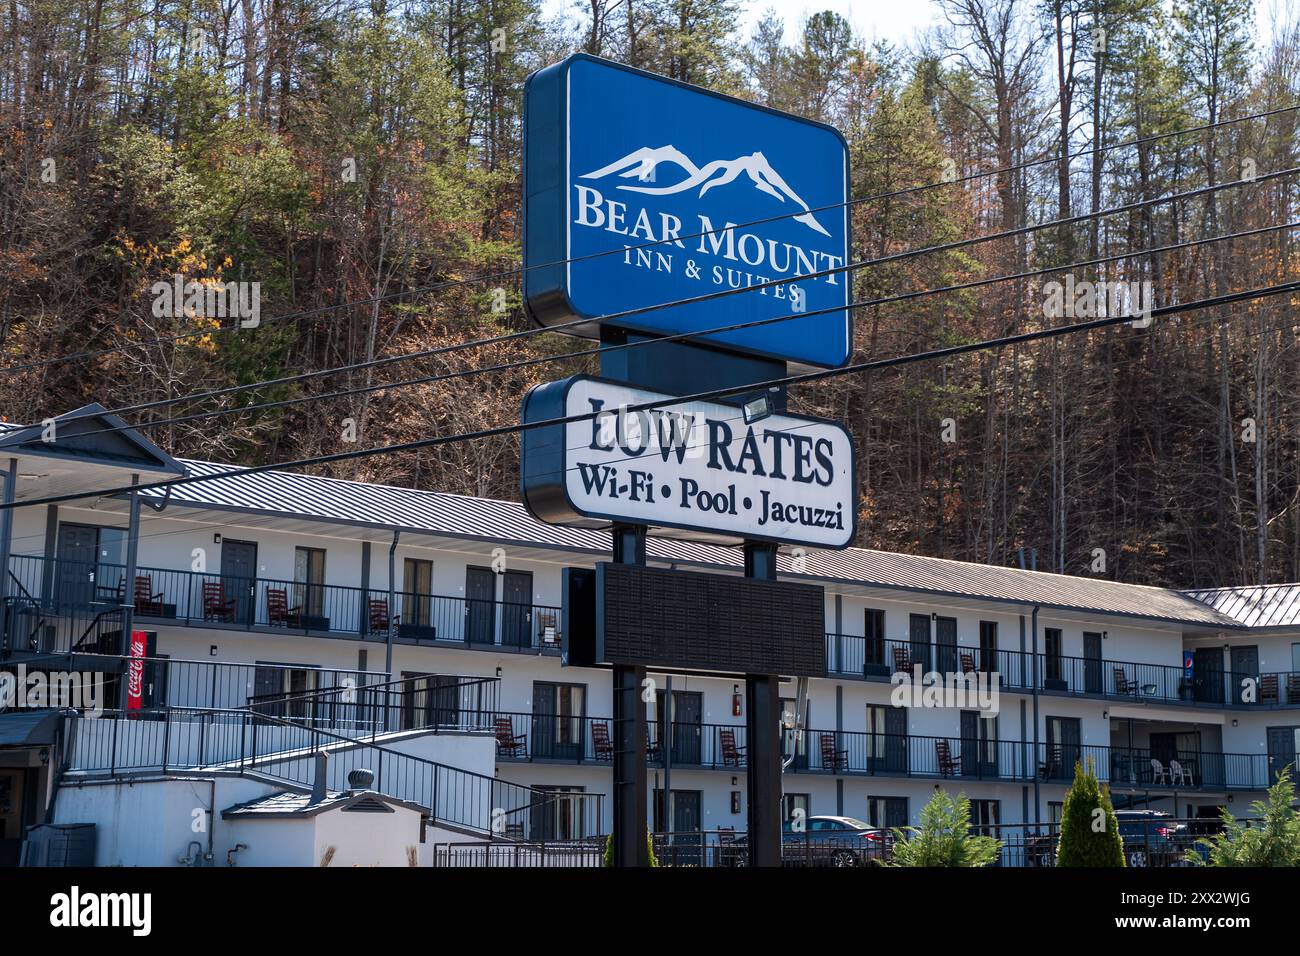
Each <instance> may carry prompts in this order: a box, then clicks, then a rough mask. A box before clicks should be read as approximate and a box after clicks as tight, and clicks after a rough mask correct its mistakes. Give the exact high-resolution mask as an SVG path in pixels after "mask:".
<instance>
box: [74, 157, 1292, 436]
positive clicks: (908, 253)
mask: <svg viewBox="0 0 1300 956" xmlns="http://www.w3.org/2000/svg"><path fill="white" fill-rule="evenodd" d="M1296 172H1300V166H1293V167H1289V168H1287V169H1283V170H1277V171H1275V172H1271V173H1264V174H1260V175H1258V176H1255V177H1254V178H1252V179H1248V180H1247V179H1240V180H1231V181H1228V182H1223V183H1216V184H1214V185H1210V186H1200V187H1197V188H1196V189H1191V190H1186V191H1184V192H1181V193H1174V194H1172V195H1169V196H1157V197H1154V198H1151V199H1142V200H1138V201H1136V202H1133V203H1128V204H1126V205H1123V206H1114V207H1110V208H1107V209H1104V210H1099V211H1098V212H1095V213H1081V214H1079V215H1077V216H1070V217H1066V218H1064V219H1053V220H1049V221H1047V222H1042V223H1031V224H1028V225H1025V226H1020V227H1017V228H1015V229H1010V230H1004V231H1003V232H1000V233H988V234H985V235H982V236H973V237H969V238H966V239H957V240H953V241H951V242H946V243H940V244H938V245H934V246H923V247H921V248H919V249H908V250H904V251H902V252H896V253H891V254H890V255H887V256H882V257H879V258H876V259H863V260H859V261H857V262H852V263H846V264H845V265H842V266H835V267H833V268H829V269H822V270H818V271H814V272H809V273H803V274H801V275H797V276H791V277H789V278H784V279H773V280H770V281H767V282H761V283H755V284H753V285H748V286H744V287H743V288H739V289H721V290H718V291H716V292H708V293H705V294H703V295H699V296H693V297H690V298H686V299H676V300H673V301H670V302H665V303H659V304H655V305H648V306H639V307H637V308H633V309H625V310H623V311H621V312H612V313H608V314H606V315H603V316H597V317H593V318H589V319H574V320H572V321H569V322H563V323H559V324H557V325H552V326H546V327H543V328H534V329H525V330H522V331H519V332H509V333H504V334H502V335H496V336H489V337H487V338H483V339H472V340H468V341H465V342H457V343H454V344H452V345H445V346H438V347H437V348H432V349H420V350H418V351H415V352H406V353H403V354H401V355H389V356H385V357H383V358H377V359H370V360H367V361H365V362H354V363H351V364H348V365H343V366H337V367H334V368H329V369H315V370H313V371H310V372H299V373H297V374H295V375H287V376H282V377H280V378H275V379H266V380H263V381H259V382H249V383H244V384H240V385H230V386H227V387H225V388H219V389H213V390H211V391H208V392H197V393H194V394H192V395H182V396H178V397H175V398H163V399H156V400H154V401H150V402H140V403H137V404H135V405H125V406H121V407H119V408H116V409H110V410H109V411H108V413H109V414H115V415H123V414H129V413H132V412H139V411H147V410H149V409H152V408H162V407H166V406H171V405H176V404H180V403H184V402H191V401H201V400H204V399H209V398H218V397H221V396H225V395H233V394H237V393H240V392H246V391H251V390H253V389H258V388H269V387H273V386H278V385H290V384H295V383H297V382H304V381H309V380H311V379H314V378H322V377H326V376H329V375H337V374H341V373H344V372H356V371H362V370H364V369H370V368H380V367H383V366H386V365H391V364H393V363H396V362H404V361H410V360H413V359H417V358H428V357H430V356H433V355H441V354H445V353H448V352H457V351H462V350H464V349H469V348H477V347H480V346H484V345H494V344H499V343H502V342H508V341H515V340H518V339H522V338H527V337H531V336H533V335H539V334H542V333H544V332H559V331H563V330H565V329H569V328H574V327H577V326H583V325H590V324H592V323H605V322H610V321H612V320H616V319H624V318H628V317H630V316H635V315H641V314H644V313H647V312H656V311H660V310H664V309H670V308H677V307H680V306H683V305H693V304H698V303H701V302H711V301H714V300H717V299H722V298H726V297H728V296H732V295H739V294H742V293H745V292H756V291H762V290H763V289H768V288H774V287H776V286H780V285H790V284H792V283H794V282H797V281H803V280H808V279H819V278H826V277H828V276H832V275H839V274H841V273H846V272H852V271H856V270H858V269H863V268H868V267H871V266H878V265H887V264H891V263H895V262H901V261H905V260H908V259H914V258H917V257H919V256H923V255H929V254H932V253H936V252H952V251H955V250H957V249H962V248H965V247H967V246H973V245H978V244H980V243H983V242H992V241H995V240H998V239H1006V238H1011V237H1014V236H1018V235H1025V234H1028V233H1031V232H1037V231H1039V230H1042V229H1051V228H1058V227H1061V226H1067V225H1073V224H1077V223H1079V222H1084V221H1087V220H1089V219H1094V218H1098V217H1101V216H1110V215H1116V214H1120V213H1125V212H1133V211H1135V210H1138V209H1144V208H1147V207H1149V206H1154V205H1161V204H1163V203H1169V202H1176V201H1179V200H1183V199H1189V198H1195V197H1196V196H1201V195H1208V194H1210V193H1216V192H1219V191H1221V190H1224V189H1234V188H1237V187H1239V186H1243V185H1253V184H1256V183H1261V182H1266V181H1270V180H1273V179H1277V178H1280V177H1282V176H1289V175H1292V174H1293V173H1296ZM851 307H852V306H851V305H850V304H848V303H845V304H844V305H839V306H835V307H833V308H829V309H820V310H815V311H814V312H801V313H794V314H792V315H791V316H789V318H799V317H804V318H807V317H809V316H813V315H820V314H829V313H832V312H842V311H846V310H847V309H849V308H851ZM692 334H693V335H710V334H714V333H712V332H709V331H701V332H695V333H692ZM96 414H102V413H86V414H85V415H80V416H73V417H70V418H66V419H64V420H63V421H64V423H65V424H67V423H69V422H74V421H79V420H81V419H82V418H89V417H93V416H94V415H96Z"/></svg>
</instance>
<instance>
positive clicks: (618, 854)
mask: <svg viewBox="0 0 1300 956" xmlns="http://www.w3.org/2000/svg"><path fill="white" fill-rule="evenodd" d="M613 531H614V563H615V564H642V565H643V564H645V537H646V529H645V526H644V525H625V524H616V525H614V529H613ZM645 678H646V669H645V667H643V666H636V667H633V666H627V665H615V666H614V865H615V866H649V865H650V853H649V850H648V849H647V843H646V840H647V834H646V822H645V818H646V787H647V782H648V781H647V775H646V765H645V759H646V719H645V702H644V701H643V700H642V699H641V693H642V687H643V685H644V684H645ZM661 746H662V742H661Z"/></svg>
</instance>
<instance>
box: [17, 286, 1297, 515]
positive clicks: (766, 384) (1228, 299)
mask: <svg viewBox="0 0 1300 956" xmlns="http://www.w3.org/2000/svg"><path fill="white" fill-rule="evenodd" d="M1293 292H1300V280H1295V281H1291V282H1285V283H1280V284H1278V285H1272V286H1263V287H1260V288H1256V289H1248V290H1244V291H1241V292H1231V293H1227V294H1224V295H1218V296H1214V297H1211V298H1208V299H1201V300H1197V301H1194V302H1187V303H1183V304H1180V305H1171V306H1165V307H1162V308H1159V309H1153V310H1151V313H1150V317H1151V318H1152V319H1155V318H1160V317H1163V316H1165V315H1173V314H1175V313H1179V312H1192V311H1197V310H1200V309H1208V308H1215V307H1217V306H1221V305H1229V304H1231V303H1233V302H1241V301H1245V300H1250V299H1259V298H1266V297H1269V296H1274V295H1284V294H1287V293H1293ZM1132 321H1133V319H1132V318H1131V317H1128V316H1104V317H1102V318H1097V319H1091V320H1089V321H1087V322H1078V323H1074V324H1072V325H1064V326H1055V327H1052V328H1047V329H1037V330H1035V331H1032V332H1020V333H1017V334H1014V335H1006V336H1001V337H999V338H995V339H985V340H982V341H979V342H971V343H966V344H962V345H951V346H947V347H945V348H940V349H932V350H930V351H927V352H919V353H914V354H910V355H901V356H895V357H893V358H888V359H876V360H872V361H868V362H860V363H857V364H855V365H846V366H843V367H841V368H834V369H819V370H817V371H813V372H804V373H800V374H797V375H787V376H784V377H782V378H775V379H768V380H766V381H761V382H752V383H750V384H747V385H733V386H728V387H726V388H718V389H710V390H708V391H703V392H695V393H693V394H690V395H680V396H672V397H668V398H664V399H656V400H654V401H650V402H643V403H639V404H636V405H629V406H627V407H626V408H621V409H620V412H622V413H630V412H638V411H649V410H651V409H662V408H670V407H672V406H674V405H680V404H683V403H686V402H693V401H705V400H710V399H719V398H725V397H729V396H732V395H741V394H745V393H749V392H754V391H756V390H759V389H764V388H778V387H789V386H791V385H800V384H807V383H809V382H818V381H823V380H825V379H831V378H838V377H839V376H841V375H854V374H858V373H861V372H866V371H874V370H876V369H881V368H891V367H895V366H899V365H907V364H912V363H914V362H922V361H929V360H932V359H942V358H946V357H949V356H953V355H963V354H966V353H968V352H977V351H984V350H988V349H995V348H1003V347H1006V346H1008V345H1015V344H1019V343H1023V342H1032V341H1037V340H1040V339H1052V338H1058V337H1060V336H1064V335H1071V334H1074V333H1076V332H1087V331H1092V330H1095V329H1101V328H1106V327H1108V326H1112V325H1119V324H1122V323H1128V322H1132ZM599 414H601V413H599V412H586V413H583V414H580V415H571V416H567V417H560V418H549V419H543V420H541V421H535V422H518V423H516V424H512V425H499V426H496V427H494V428H485V429H479V430H478V431H474V432H463V433H459V434H453V435H442V436H436V437H433V438H422V439H417V440H415V441H409V442H402V443H399V444H395V445H379V446H375V447H372V448H361V449H356V450H353V451H345V452H334V453H331V454H328V455H314V456H312V457H309V458H301V459H297V460H294V461H288V462H281V463H277V464H268V465H253V466H249V467H246V468H232V469H231V470H229V471H223V472H214V473H212V474H208V475H187V476H183V477H180V478H168V479H164V480H162V481H155V482H148V483H145V484H136V485H122V486H117V487H115V488H102V489H94V490H91V491H84V492H67V493H64V494H61V495H50V496H47V497H43V498H33V499H29V500H25V501H20V502H19V501H15V502H11V503H0V510H7V509H11V508H24V507H33V506H36V505H42V504H59V503H62V502H65V501H80V500H84V499H86V498H94V497H104V496H109V495H121V494H129V493H132V492H137V493H138V492H141V491H153V490H157V489H160V488H168V487H174V486H177V485H190V484H199V483H202V482H206V481H217V480H220V479H222V478H240V477H245V476H249V475H258V474H264V473H266V472H271V471H281V470H285V469H292V468H302V467H305V466H307V465H320V464H332V463H334V462H340V461H355V460H358V459H361V458H369V457H372V456H374V455H386V454H392V453H394V452H404V451H415V450H417V449H421V448H430V447H434V446H437V445H447V444H452V443H455V442H462V441H475V440H477V439H481V438H493V437H497V436H500V435H512V434H517V433H520V432H524V431H531V430H533V429H538V428H548V427H553V426H556V425H569V424H574V423H577V422H584V421H591V420H592V419H594V418H595V417H596V416H597V415H599Z"/></svg>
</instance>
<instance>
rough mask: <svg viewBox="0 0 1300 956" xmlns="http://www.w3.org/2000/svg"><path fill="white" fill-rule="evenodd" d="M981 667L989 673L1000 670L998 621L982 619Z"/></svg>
mask: <svg viewBox="0 0 1300 956" xmlns="http://www.w3.org/2000/svg"><path fill="white" fill-rule="evenodd" d="M979 669H980V670H981V671H985V672H987V673H992V672H994V671H996V670H998V622H997V621H980V660H979Z"/></svg>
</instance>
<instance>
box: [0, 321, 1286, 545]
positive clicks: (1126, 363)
mask: <svg viewBox="0 0 1300 956" xmlns="http://www.w3.org/2000/svg"><path fill="white" fill-rule="evenodd" d="M1243 314H1244V313H1242V312H1240V311H1234V312H1232V313H1230V314H1229V317H1233V316H1240V315H1243ZM1221 321H1223V318H1222V317H1218V316H1212V317H1210V318H1203V319H1197V320H1195V321H1194V322H1190V323H1188V324H1187V326H1184V327H1191V326H1196V327H1204V326H1208V325H1211V324H1213V323H1216V322H1221ZM1297 328H1300V317H1296V318H1294V319H1292V320H1291V321H1289V322H1280V323H1277V324H1274V325H1268V326H1266V327H1264V328H1261V329H1247V330H1245V333H1244V334H1246V335H1254V334H1256V333H1262V334H1269V333H1273V332H1280V331H1284V330H1287V329H1291V330H1295V329H1297ZM997 347H998V348H1001V347H1002V346H997ZM1147 361H1148V360H1147V359H1145V358H1133V359H1128V360H1120V361H1112V362H1110V363H1108V367H1109V368H1128V367H1131V366H1135V365H1138V364H1146V363H1147ZM998 391H1005V387H996V386H995V387H994V388H992V389H990V393H994V392H998ZM742 417H743V416H740V415H737V416H734V417H733V418H729V419H724V420H725V421H737V420H739V419H740V418H742ZM106 430H107V429H106ZM83 434H98V432H88V433H83ZM631 460H633V459H632V458H622V459H611V460H610V463H611V464H617V463H620V462H623V461H631ZM206 464H216V463H215V462H206ZM277 467H281V466H277ZM222 477H225V475H223V476H222ZM101 497H103V496H101ZM26 505H27V502H17V503H16V506H18V507H25V506H26ZM140 520H141V523H142V524H143V523H145V522H156V521H162V520H166V516H164V515H142V516H141V519H140ZM171 520H176V519H175V518H173V519H171ZM193 531H194V529H193V528H190V527H185V528H178V529H173V530H170V531H156V532H148V533H142V534H141V535H140V537H141V538H157V537H168V536H171V535H176V534H187V533H192V532H193ZM44 537H45V535H44V533H39V534H30V535H19V536H16V537H15V538H14V539H13V540H14V541H21V540H44ZM24 557H25V556H24ZM36 557H39V555H37V556H36Z"/></svg>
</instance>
